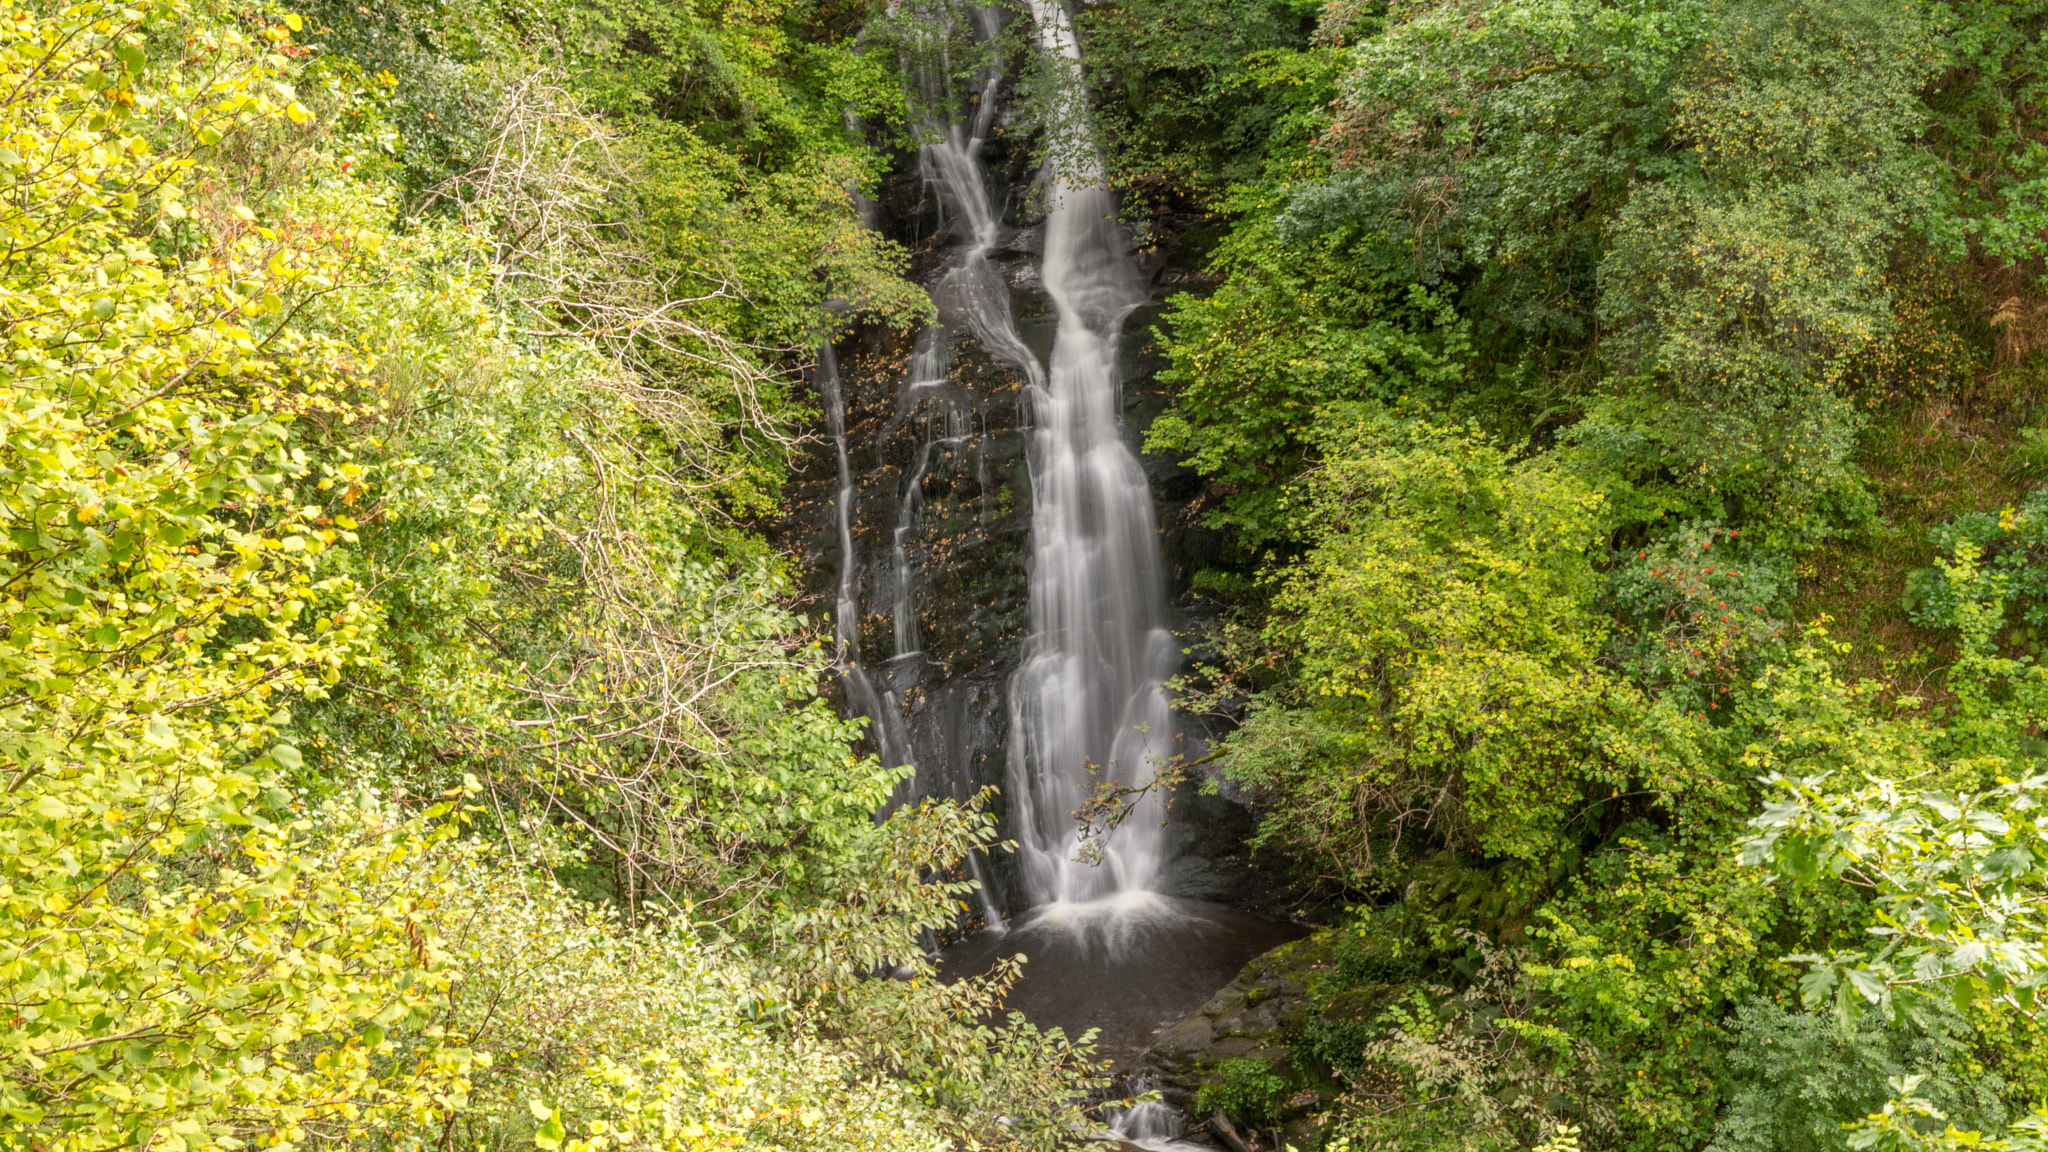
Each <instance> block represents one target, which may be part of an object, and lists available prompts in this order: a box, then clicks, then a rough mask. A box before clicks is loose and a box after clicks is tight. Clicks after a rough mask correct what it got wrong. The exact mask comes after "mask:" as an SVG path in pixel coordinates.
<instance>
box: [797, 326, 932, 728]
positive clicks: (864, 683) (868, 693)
mask: <svg viewBox="0 0 2048 1152" xmlns="http://www.w3.org/2000/svg"><path fill="white" fill-rule="evenodd" d="M817 383H818V394H819V395H820V396H822V397H823V398H824V401H825V430H826V431H827V432H828V433H829V434H830V435H831V437H832V447H833V449H834V450H835V451H836V452H837V453H838V457H839V488H838V490H837V492H836V493H835V494H834V495H833V498H832V514H833V518H834V521H835V523H834V527H836V528H837V529H838V531H839V585H838V590H837V591H838V595H837V598H836V602H835V603H834V605H833V612H832V642H833V649H834V652H833V656H834V659H835V661H836V662H837V663H838V665H839V668H840V675H841V677H842V679H843V680H844V682H845V684H846V693H847V696H848V697H849V698H850V699H851V701H852V703H853V708H854V711H855V712H856V713H858V714H859V715H862V716H865V717H867V718H868V723H869V724H870V725H873V732H874V736H875V743H876V744H877V745H878V746H879V747H880V749H881V757H882V763H883V764H885V765H887V766H889V767H892V768H893V767H896V766H897V765H900V764H908V763H910V738H909V734H908V733H906V732H905V731H904V727H903V710H902V708H901V707H900V706H899V705H898V703H897V700H896V694H895V693H894V692H892V691H887V690H883V691H880V692H877V691H876V690H875V685H874V681H872V680H870V679H869V678H868V674H867V669H865V668H863V667H861V662H860V632H859V624H860V557H859V555H858V554H857V553H856V552H855V551H854V547H853V511H854V508H853V505H854V500H855V498H856V497H857V495H858V493H857V491H856V489H855V488H854V485H853V462H852V460H851V459H850V458H849V457H848V454H847V450H846V401H845V398H844V397H843V395H842V394H841V392H840V387H839V359H838V357H837V356H836V355H835V354H834V353H833V351H832V342H831V341H829V340H828V341H826V342H825V346H824V348H823V349H822V350H820V351H819V353H818V371H817Z"/></svg>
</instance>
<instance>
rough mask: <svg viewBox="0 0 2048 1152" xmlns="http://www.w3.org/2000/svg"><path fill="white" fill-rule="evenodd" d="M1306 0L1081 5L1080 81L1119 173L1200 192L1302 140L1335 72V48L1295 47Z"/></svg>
mask: <svg viewBox="0 0 2048 1152" xmlns="http://www.w3.org/2000/svg"><path fill="white" fill-rule="evenodd" d="M1322 7H1323V5H1322V4H1321V3H1319V2H1314V0H1193V2H1188V0H1178V2H1176V0H1129V2H1127V3H1120V4H1114V5H1099V6H1095V7H1090V8H1083V9H1081V10H1080V12H1079V13H1078V14H1077V24H1078V26H1079V31H1080V33H1081V35H1082V36H1084V37H1085V38H1086V40H1087V45H1088V52H1087V59H1088V63H1089V81H1090V85H1091V87H1092V88H1093V89H1094V91H1095V92H1096V93H1097V94H1098V96H1107V97H1108V99H1106V100H1104V101H1103V103H1104V106H1105V110H1106V111H1107V112H1108V113H1109V115H1107V116H1106V117H1104V119H1105V120H1106V121H1107V122H1106V123H1105V124H1104V127H1105V129H1106V130H1107V133H1108V135H1109V137H1110V139H1111V141H1112V143H1113V145H1114V156H1115V165H1116V168H1117V177H1118V178H1119V182H1120V183H1122V184H1123V185H1125V186H1127V187H1129V188H1130V189H1132V190H1133V191H1136V192H1138V193H1140V194H1151V195H1153V196H1158V195H1160V194H1162V193H1166V192H1171V191H1176V190H1181V189H1185V190H1188V191H1191V192H1194V193H1195V194H1197V195H1199V196H1203V198H1204V199H1207V198H1209V197H1213V196H1215V195H1216V194H1217V193H1220V192H1222V191H1223V190H1225V189H1227V188H1228V187H1229V186H1230V185H1232V184H1236V183H1241V182H1247V181H1255V180H1258V179H1260V178H1261V177H1263V176H1264V175H1266V170H1267V168H1268V166H1269V164H1270V160H1269V156H1270V155H1273V154H1279V155H1289V154H1300V153H1303V152H1306V151H1307V148H1306V145H1307V144H1308V142H1309V139H1310V137H1311V134H1312V131H1313V126H1314V124H1315V121H1316V119H1317V117H1316V115H1315V113H1316V111H1317V109H1319V107H1320V106H1321V105H1322V104H1323V103H1325V102H1326V101H1328V100H1329V98H1330V95H1331V83H1332V81H1333V80H1334V79H1335V72H1336V67H1335V65H1336V59H1335V54H1334V53H1329V52H1311V51H1304V49H1305V48H1307V47H1308V41H1309V32H1310V30H1311V28H1312V27H1313V26H1314V23H1315V17H1316V15H1317V14H1318V13H1319V12H1320V10H1321V9H1322Z"/></svg>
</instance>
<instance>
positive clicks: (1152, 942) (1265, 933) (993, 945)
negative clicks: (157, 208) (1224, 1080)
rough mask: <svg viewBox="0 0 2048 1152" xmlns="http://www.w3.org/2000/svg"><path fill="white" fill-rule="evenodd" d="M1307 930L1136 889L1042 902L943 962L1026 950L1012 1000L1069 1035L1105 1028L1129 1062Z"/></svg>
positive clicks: (1106, 1039) (943, 967)
mask: <svg viewBox="0 0 2048 1152" xmlns="http://www.w3.org/2000/svg"><path fill="white" fill-rule="evenodd" d="M1307 931H1308V930H1307V929H1305V928H1301V927H1299V926H1297V925H1294V924H1287V923H1281V922H1276V921H1272V920H1265V919H1261V918H1260V917H1257V916H1253V915H1250V914H1249V913H1245V912H1239V911H1237V910H1235V909H1231V908H1225V907H1223V906H1222V905H1218V904H1208V903H1203V902H1199V901H1194V900H1181V899H1177V898H1174V897H1171V896H1159V895H1155V894H1153V893H1149V892H1132V893H1124V894H1120V895H1117V896H1111V897H1107V898H1104V899H1101V900H1094V901H1090V902H1088V903H1085V904H1067V903H1061V904H1048V905H1041V906H1039V907H1037V908H1033V909H1032V910H1031V911H1029V912H1027V913H1025V914H1024V915H1022V916H1019V917H1017V919H1016V921H1015V922H1014V923H1013V925H1012V926H1011V927H1010V929H1009V930H1008V931H1002V930H994V931H987V932H983V933H981V934H979V935H977V936H974V937H972V938H970V939H967V940H964V941H962V942H961V943H959V944H956V945H954V946H953V947H951V948H949V949H947V950H946V952H945V955H944V957H943V959H942V960H941V961H940V965H939V969H940V972H941V974H942V975H945V976H947V977H950V978H958V977H963V976H972V975H977V974H979V973H982V972H986V971H987V970H988V969H989V967H990V966H992V965H993V964H995V962H996V961H998V960H1000V959H1002V958H1003V957H1006V956H1017V955H1022V956H1024V957H1025V963H1024V975H1023V978H1022V979H1020V980H1019V981H1018V982H1017V986H1016V988H1015V989H1013V990H1012V991H1011V993H1010V997H1009V1000H1008V1004H1007V1006H1008V1007H1009V1008H1012V1009H1015V1010H1016V1011H1018V1012H1021V1013H1023V1014H1024V1018H1025V1019H1027V1020H1029V1021H1031V1022H1032V1023H1033V1024H1036V1025H1038V1026H1039V1027H1041V1028H1053V1027H1057V1028H1061V1029H1064V1030H1065V1031H1066V1033H1067V1035H1069V1036H1079V1035H1080V1034H1081V1033H1083V1032H1085V1031H1087V1030H1088V1029H1090V1028H1093V1029H1096V1030H1097V1034H1096V1041H1095V1042H1096V1051H1097V1052H1098V1053H1099V1054H1100V1055H1101V1056H1102V1057H1103V1058H1105V1059H1108V1060H1112V1061H1114V1062H1115V1063H1116V1065H1117V1067H1118V1068H1119V1069H1125V1068H1128V1067H1129V1066H1131V1065H1132V1064H1133V1063H1135V1062H1136V1060H1137V1058H1138V1057H1139V1056H1140V1055H1142V1054H1143V1053H1144V1051H1145V1049H1146V1048H1147V1047H1149V1046H1150V1045H1151V1043H1152V1041H1153V1039H1154V1038H1155V1037H1157V1036H1158V1035H1159V1034H1160V1033H1161V1032H1163V1031H1165V1030H1166V1029H1167V1028H1170V1027H1172V1026H1173V1025H1174V1024H1175V1023H1177V1022H1179V1021H1180V1020H1181V1019H1182V1018H1183V1017H1185V1016H1187V1015H1188V1014H1190V1013H1192V1012H1194V1011H1195V1010H1196V1009H1198V1008H1200V1007H1201V1006H1202V1005H1203V1003H1205V1002H1206V1001H1207V1000H1208V999H1209V997H1210V996H1212V995H1214V994H1215V992H1216V990H1217V989H1218V988H1221V987H1222V986H1223V985H1225V984H1227V983H1229V982H1230V980H1231V978H1232V977H1234V976H1236V975H1237V973H1238V969H1240V968H1242V967H1244V965H1245V963H1246V962H1247V961H1249V960H1251V959H1252V958H1253V957H1255V956H1257V955H1259V954H1260V953H1262V952H1266V951H1268V950H1270V949H1273V948H1277V947H1279V946H1280V945H1282V944H1285V943H1287V942H1288V941H1290V940H1296V939H1299V938H1301V937H1302V936H1304V935H1306V934H1307Z"/></svg>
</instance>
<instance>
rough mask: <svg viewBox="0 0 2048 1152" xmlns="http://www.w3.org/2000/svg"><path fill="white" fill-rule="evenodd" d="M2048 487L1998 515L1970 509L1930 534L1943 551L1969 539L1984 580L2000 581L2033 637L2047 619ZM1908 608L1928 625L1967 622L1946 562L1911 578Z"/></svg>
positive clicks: (2002, 593) (2006, 598)
mask: <svg viewBox="0 0 2048 1152" xmlns="http://www.w3.org/2000/svg"><path fill="white" fill-rule="evenodd" d="M2044 531H2048V491H2042V492H2036V493H2034V494H2033V495H2031V496H2029V497H2027V498H2026V499H2025V500H2022V501H2020V502H2019V504H2018V506H2017V507H2008V508H2006V509H2004V510H2002V511H2000V512H1999V513H1997V514H1996V515H1993V514H1992V513H1989V512H1965V513H1963V514H1962V515H1961V516H1957V517H1955V518H1953V519H1951V520H1948V521H1946V522H1944V523H1942V524H1941V525H1939V526H1937V527H1936V528H1935V529H1934V531H1933V532H1932V533H1930V536H1931V537H1932V542H1933V544H1934V548H1935V554H1936V555H1938V556H1953V555H1955V551H1956V549H1957V547H1959V546H1961V545H1963V544H1964V543H1965V542H1967V543H1969V544H1970V545H1972V546H1974V547H1975V548H1976V549H1978V550H1979V560H1978V563H1980V564H1981V565H1982V567H1983V568H1984V569H1985V575H1984V579H1987V580H1991V581H1995V582H1996V583H1997V585H1998V589H1999V593H2000V596H2001V598H2002V599H2003V601H2004V602H2005V604H2006V605H2008V606H2010V607H2011V608H2013V609H2016V610H2017V611H2016V615H2017V616H2018V623H2019V625H2020V626H2021V628H2022V630H2023V632H2024V633H2025V634H2026V635H2028V636H2034V635H2037V634H2038V630H2039V629H2040V628H2041V627H2042V626H2043V624H2048V566H2044V565H2048V537H2044V536H2043V532H2044ZM1906 595H1907V598H1908V601H1909V604H1910V608H1909V613H1910V615H1911V616H1912V619H1913V622H1914V623H1916V624H1919V625H1921V626H1922V627H1925V628H1937V629H1949V628H1957V627H1960V626H1961V624H1962V620H1961V616H1960V614H1959V608H1960V607H1961V606H1960V605H1959V604H1958V602H1957V600H1956V594H1955V588H1954V585H1953V582H1952V581H1951V580H1950V578H1949V574H1948V572H1947V571H1946V569H1945V566H1942V565H1937V566H1935V567H1931V568H1923V569H1921V570H1920V571H1918V572H1915V573H1913V574H1912V575H1911V576H1909V577H1908V578H1907V580H1906Z"/></svg>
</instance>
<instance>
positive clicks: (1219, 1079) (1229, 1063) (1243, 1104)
mask: <svg viewBox="0 0 2048 1152" xmlns="http://www.w3.org/2000/svg"><path fill="white" fill-rule="evenodd" d="M1287 1093H1288V1085H1287V1080H1286V1078H1285V1077H1283V1076H1281V1075H1279V1074H1278V1073H1276V1072H1275V1071H1274V1070H1273V1067H1272V1065H1271V1064H1269V1063H1268V1062H1267V1061H1264V1060H1257V1059H1253V1058H1251V1057H1247V1056H1234V1057H1232V1058H1230V1059H1228V1060H1225V1061H1224V1062H1223V1063H1222V1064H1220V1065H1218V1066H1217V1069H1216V1075H1215V1076H1214V1078H1212V1079H1210V1080H1208V1081H1206V1082H1204V1083H1203V1085H1202V1088H1201V1090H1200V1091H1199V1092H1197V1093H1196V1094H1195V1112H1196V1113H1197V1114H1198V1115H1207V1114H1209V1113H1211V1112H1214V1111H1216V1110H1217V1109H1219V1108H1220V1109H1222V1110H1223V1112H1224V1113H1225V1114H1226V1115H1229V1116H1234V1117H1237V1118H1238V1119H1239V1120H1242V1121H1245V1122H1248V1123H1252V1124H1270V1123H1272V1122H1273V1121H1274V1120H1275V1119H1277V1118H1278V1116H1279V1113H1280V1110H1281V1108H1282V1107H1284V1106H1285V1105H1286V1103H1287Z"/></svg>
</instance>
